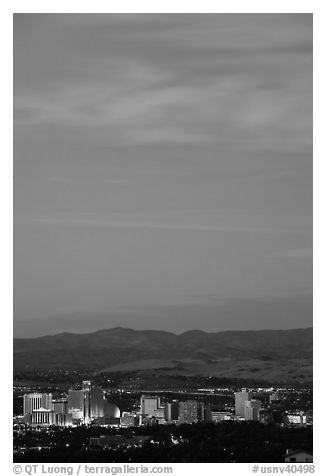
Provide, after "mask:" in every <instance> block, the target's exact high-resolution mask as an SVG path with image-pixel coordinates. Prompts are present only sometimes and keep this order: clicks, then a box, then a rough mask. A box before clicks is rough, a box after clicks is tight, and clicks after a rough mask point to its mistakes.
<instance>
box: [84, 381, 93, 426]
mask: <svg viewBox="0 0 326 476" xmlns="http://www.w3.org/2000/svg"><path fill="white" fill-rule="evenodd" d="M91 389H92V383H91V381H90V380H84V381H83V386H82V393H83V422H84V424H85V425H88V424H89V423H90V421H91Z"/></svg>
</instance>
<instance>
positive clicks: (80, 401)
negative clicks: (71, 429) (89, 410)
mask: <svg viewBox="0 0 326 476" xmlns="http://www.w3.org/2000/svg"><path fill="white" fill-rule="evenodd" d="M83 408H84V397H83V391H82V390H73V389H70V390H69V391H68V413H69V414H71V416H72V418H73V419H76V420H82V419H83V414H84V411H83Z"/></svg>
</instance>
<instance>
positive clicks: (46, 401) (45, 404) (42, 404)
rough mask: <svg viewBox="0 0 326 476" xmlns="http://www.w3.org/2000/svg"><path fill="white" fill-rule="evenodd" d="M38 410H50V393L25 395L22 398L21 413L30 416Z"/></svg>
mask: <svg viewBox="0 0 326 476" xmlns="http://www.w3.org/2000/svg"><path fill="white" fill-rule="evenodd" d="M39 408H44V409H45V410H52V394H51V393H26V394H25V395H24V397H23V413H24V415H27V414H31V413H33V411H35V410H38V409H39Z"/></svg>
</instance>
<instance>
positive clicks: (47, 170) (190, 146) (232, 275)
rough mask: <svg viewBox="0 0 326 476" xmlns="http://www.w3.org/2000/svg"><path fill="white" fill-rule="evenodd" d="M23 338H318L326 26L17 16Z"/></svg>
mask: <svg viewBox="0 0 326 476" xmlns="http://www.w3.org/2000/svg"><path fill="white" fill-rule="evenodd" d="M13 165H14V325H15V334H16V335H17V336H21V337H22V336H34V335H35V336H36V335H42V334H44V333H51V332H60V331H62V330H73V331H80V332H84V331H88V330H96V329H99V328H110V327H113V326H117V325H121V326H127V327H132V328H135V329H162V330H168V331H172V332H177V333H179V332H183V331H187V330H189V329H194V328H196V329H202V330H205V331H214V332H215V331H220V330H226V329H230V330H232V329H266V328H274V329H275V328H296V327H308V326H311V325H312V285H313V283H312V265H313V263H312V195H313V186H312V172H313V164H312V15H311V14H298V13H297V14H32V13H29V14H15V15H14V164H13Z"/></svg>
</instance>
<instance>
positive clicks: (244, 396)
mask: <svg viewBox="0 0 326 476" xmlns="http://www.w3.org/2000/svg"><path fill="white" fill-rule="evenodd" d="M234 398H235V414H236V415H237V416H241V417H243V418H244V416H245V406H246V402H249V401H250V400H251V393H250V392H248V391H247V389H245V388H243V389H242V391H241V392H235V393H234Z"/></svg>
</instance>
